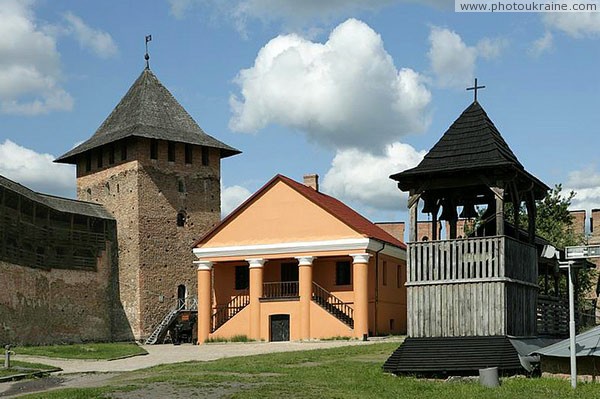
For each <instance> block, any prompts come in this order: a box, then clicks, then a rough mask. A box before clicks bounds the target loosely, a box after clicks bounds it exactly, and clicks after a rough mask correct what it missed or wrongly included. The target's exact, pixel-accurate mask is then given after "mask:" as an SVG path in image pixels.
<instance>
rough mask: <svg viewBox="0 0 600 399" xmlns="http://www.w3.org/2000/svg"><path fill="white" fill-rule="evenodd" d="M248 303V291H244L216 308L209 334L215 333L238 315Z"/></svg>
mask: <svg viewBox="0 0 600 399" xmlns="http://www.w3.org/2000/svg"><path fill="white" fill-rule="evenodd" d="M249 303H250V295H249V294H248V291H247V290H246V291H244V292H243V293H242V294H240V295H238V296H236V297H234V298H233V299H232V300H231V301H229V303H228V304H227V305H223V306H217V308H216V310H215V313H213V315H212V326H211V327H212V328H211V332H215V331H216V330H217V328H219V327H221V326H222V325H223V324H225V323H226V322H227V320H229V319H231V318H232V317H233V316H235V315H236V314H238V313H239V312H240V311H241V310H242V309H244V308H245V307H246V306H248V304H249Z"/></svg>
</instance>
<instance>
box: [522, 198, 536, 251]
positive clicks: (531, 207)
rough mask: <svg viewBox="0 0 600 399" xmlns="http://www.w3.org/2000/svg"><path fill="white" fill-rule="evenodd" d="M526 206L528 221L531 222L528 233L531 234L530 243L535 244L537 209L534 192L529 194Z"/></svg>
mask: <svg viewBox="0 0 600 399" xmlns="http://www.w3.org/2000/svg"><path fill="white" fill-rule="evenodd" d="M525 206H526V208H527V221H528V222H529V223H528V224H529V226H528V229H527V230H528V232H529V242H530V243H532V244H533V243H534V242H535V218H536V213H537V209H536V206H535V196H534V194H533V191H529V192H528V193H527V197H526V198H525Z"/></svg>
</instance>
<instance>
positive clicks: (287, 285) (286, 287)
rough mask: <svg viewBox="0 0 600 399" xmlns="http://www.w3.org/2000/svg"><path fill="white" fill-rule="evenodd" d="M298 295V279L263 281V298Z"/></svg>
mask: <svg viewBox="0 0 600 399" xmlns="http://www.w3.org/2000/svg"><path fill="white" fill-rule="evenodd" d="M298 295H299V293H298V282H297V281H277V282H271V283H263V296H262V297H263V298H270V299H277V298H290V297H297V296H298Z"/></svg>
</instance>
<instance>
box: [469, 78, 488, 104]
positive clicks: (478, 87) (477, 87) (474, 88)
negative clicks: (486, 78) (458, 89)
mask: <svg viewBox="0 0 600 399" xmlns="http://www.w3.org/2000/svg"><path fill="white" fill-rule="evenodd" d="M477 89H485V86H477V78H475V86H473V87H467V90H473V91H474V92H475V100H474V102H477Z"/></svg>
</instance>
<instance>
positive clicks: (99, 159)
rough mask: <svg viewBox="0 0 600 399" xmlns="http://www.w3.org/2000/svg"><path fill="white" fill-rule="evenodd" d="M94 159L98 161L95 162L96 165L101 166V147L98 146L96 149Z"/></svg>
mask: <svg viewBox="0 0 600 399" xmlns="http://www.w3.org/2000/svg"><path fill="white" fill-rule="evenodd" d="M96 160H97V161H98V162H97V165H98V167H99V168H101V167H102V147H100V149H99V150H98V152H97V154H96Z"/></svg>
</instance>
